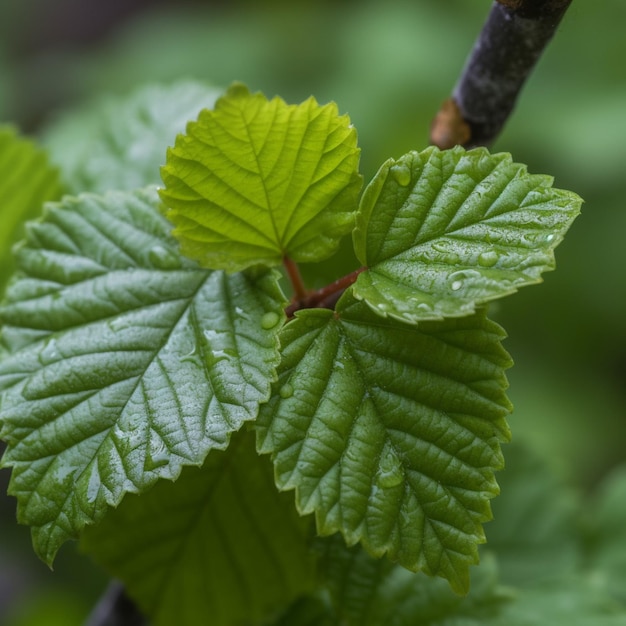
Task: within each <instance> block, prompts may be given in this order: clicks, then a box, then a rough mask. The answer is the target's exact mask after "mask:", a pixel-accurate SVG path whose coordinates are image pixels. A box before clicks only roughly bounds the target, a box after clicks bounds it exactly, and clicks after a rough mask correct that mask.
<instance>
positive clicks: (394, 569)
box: [0, 83, 580, 624]
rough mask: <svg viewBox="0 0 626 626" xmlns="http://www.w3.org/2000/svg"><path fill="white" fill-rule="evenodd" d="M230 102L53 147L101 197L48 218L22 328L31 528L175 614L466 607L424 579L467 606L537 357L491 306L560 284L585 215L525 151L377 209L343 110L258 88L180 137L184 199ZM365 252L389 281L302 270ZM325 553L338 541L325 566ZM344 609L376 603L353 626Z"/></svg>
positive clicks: (145, 603)
mask: <svg viewBox="0 0 626 626" xmlns="http://www.w3.org/2000/svg"><path fill="white" fill-rule="evenodd" d="M214 101H215V92H214V91H213V90H211V89H208V88H206V87H203V86H200V85H197V84H194V83H185V84H178V85H175V86H172V87H170V88H168V89H165V88H150V89H148V90H145V91H142V92H140V93H138V94H136V95H134V96H133V97H132V98H130V99H129V100H128V101H127V102H121V103H120V102H113V103H108V104H107V105H106V106H105V107H102V108H100V109H98V110H97V111H95V112H92V113H90V114H89V115H85V116H83V117H78V118H76V120H75V121H74V122H72V121H71V120H66V121H65V122H62V123H59V124H58V125H57V127H56V129H55V131H54V133H52V134H51V135H49V139H48V149H49V151H50V154H51V155H52V158H53V160H56V162H57V163H59V165H60V167H61V173H62V176H63V179H64V182H65V185H66V188H67V190H68V191H69V192H70V193H72V194H78V195H68V196H65V197H64V198H63V199H62V200H61V201H60V202H56V203H51V204H48V205H47V206H46V209H45V212H44V215H43V217H42V218H41V219H40V220H39V221H37V222H31V223H29V224H28V226H27V228H26V238H25V241H24V242H23V243H22V244H21V245H20V246H19V247H18V248H17V249H16V253H15V255H16V260H17V264H18V268H19V272H18V274H17V275H16V277H15V278H14V279H13V280H12V281H11V283H10V284H9V287H8V289H7V292H6V297H5V301H4V303H3V305H2V307H1V309H0V322H1V323H2V325H3V326H2V348H1V349H2V350H3V355H2V360H1V361H0V393H1V396H0V423H1V425H2V430H1V435H2V438H3V439H4V440H5V441H6V442H7V444H8V447H7V451H6V453H5V455H4V458H3V461H2V462H3V465H4V466H7V467H11V468H12V478H11V486H10V492H11V493H12V494H13V495H15V496H16V497H17V499H18V515H19V519H20V521H21V522H23V523H26V524H29V525H30V526H31V528H32V534H33V543H34V547H35V550H36V551H37V553H38V554H39V555H40V556H41V557H42V558H43V559H44V560H45V561H46V562H48V563H52V561H53V559H54V556H55V554H56V552H57V551H58V549H59V547H60V546H61V545H62V544H63V542H65V541H66V540H67V539H71V538H80V539H81V545H82V546H83V547H84V548H85V550H87V551H88V552H89V553H90V554H92V555H93V556H94V558H95V559H96V560H97V561H99V562H101V563H102V564H103V565H104V566H105V567H106V568H108V569H109V570H110V571H111V572H112V573H113V574H114V575H116V576H118V577H120V578H122V579H123V580H124V581H125V582H126V584H127V586H128V589H129V592H130V593H131V595H132V596H133V597H134V598H135V599H136V600H137V602H138V603H139V605H140V606H141V607H142V608H143V609H144V610H145V611H146V612H147V613H148V614H149V615H151V617H152V618H153V619H154V621H155V623H163V624H167V623H172V622H173V621H176V622H177V623H187V622H189V623H193V620H194V617H195V616H197V615H198V614H199V613H201V612H203V611H204V612H207V613H208V612H209V611H210V612H211V614H212V615H213V616H214V617H213V621H214V623H216V624H230V623H235V622H237V621H244V620H247V621H250V622H258V621H259V620H262V619H265V618H267V616H268V615H270V614H272V613H276V611H280V610H282V609H284V608H285V606H286V605H288V604H289V603H290V602H291V601H295V602H296V604H295V605H294V606H293V607H292V609H290V611H292V612H290V613H289V614H288V615H287V616H284V617H283V618H281V619H283V621H284V620H286V621H284V623H289V624H296V623H302V624H305V623H307V622H306V620H307V619H310V616H311V615H312V614H315V612H316V611H318V610H319V611H320V612H321V613H319V615H320V621H319V622H317V623H322V622H321V620H322V617H321V615H322V614H324V615H326V617H324V618H323V619H327V621H328V623H336V621H337V620H339V619H341V620H344V621H346V620H347V621H346V623H366V622H363V621H362V615H361V614H360V613H358V611H357V609H358V610H362V608H363V607H364V606H366V605H365V604H364V603H363V601H362V596H359V594H360V593H362V590H363V589H365V588H369V589H373V590H374V591H375V593H374V596H376V597H380V602H381V604H380V607H379V608H378V609H376V608H375V606H376V602H374V601H372V602H374V604H373V605H372V606H374V610H373V612H372V613H371V615H372V616H377V617H375V618H374V617H371V618H370V619H372V620H375V621H370V622H367V623H372V624H375V623H393V621H392V620H391V617H389V612H390V611H391V610H392V608H393V606H395V604H396V600H395V598H400V597H408V596H409V595H411V597H413V595H414V594H415V593H417V592H418V590H419V589H421V590H422V591H420V592H419V593H418V596H419V598H422V600H420V601H415V602H414V601H413V600H412V601H411V603H408V604H406V606H405V608H403V609H402V611H399V612H398V617H396V618H394V619H395V620H396V623H398V624H401V623H405V621H402V620H413V621H414V620H415V619H416V618H417V616H420V619H422V620H423V623H433V624H434V623H438V622H437V620H441V619H443V618H444V617H445V616H446V615H457V614H458V615H459V616H461V615H462V614H463V613H462V612H457V613H455V611H457V609H456V608H455V607H459V606H470V605H471V606H473V604H472V602H471V601H469V604H468V603H465V604H463V603H461V600H460V599H459V600H458V601H455V600H453V598H454V596H453V595H451V592H450V590H449V589H448V588H447V587H446V585H445V583H443V581H437V580H430V579H427V578H425V577H423V576H417V577H416V576H414V575H413V574H412V573H410V572H408V571H406V570H412V571H422V572H425V573H427V574H430V575H436V576H441V577H443V578H445V579H447V581H448V582H449V584H450V586H451V587H452V589H453V590H454V591H456V592H460V593H465V592H467V590H468V587H469V566H470V565H471V564H473V563H476V562H477V560H478V544H480V543H482V542H484V539H485V537H484V531H483V528H482V524H483V523H484V522H485V521H488V520H489V519H490V518H491V508H490V503H489V500H490V498H492V497H493V496H495V495H496V494H497V493H498V490H499V489H498V485H497V483H496V481H495V477H494V472H495V471H496V470H498V469H500V468H501V467H502V465H503V459H502V453H501V450H500V444H501V443H502V442H504V441H507V440H508V438H509V431H508V426H507V423H506V421H505V417H506V415H507V413H508V412H509V410H510V404H509V401H508V399H507V397H506V395H505V390H506V378H505V373H504V372H505V369H506V368H507V367H509V366H510V364H511V361H510V357H509V356H508V354H507V353H506V351H505V350H504V349H503V347H502V345H501V341H502V339H503V337H504V332H503V331H502V329H501V328H500V327H499V326H498V325H497V324H496V323H495V322H493V321H491V320H490V319H488V317H487V315H486V309H485V305H486V303H487V302H489V301H491V300H493V299H495V298H499V297H502V296H505V295H507V294H510V293H512V292H513V291H515V290H516V289H518V288H519V287H521V286H524V285H528V284H532V283H536V282H538V281H539V280H540V274H541V273H542V272H543V271H546V270H549V269H552V268H553V265H554V258H553V250H554V248H555V246H556V245H557V244H558V243H559V242H560V241H561V239H562V237H563V235H564V233H565V232H566V230H567V228H568V227H569V225H570V223H571V222H572V220H573V219H574V218H575V216H576V215H577V213H578V211H579V208H580V199H579V198H578V197H577V196H576V195H575V194H573V193H571V192H567V191H562V190H558V189H554V188H553V187H552V186H551V184H552V181H551V179H550V178H549V177H547V176H537V175H530V174H528V173H527V172H526V169H525V167H524V166H522V165H519V164H516V163H513V162H512V160H511V158H510V156H509V155H506V154H496V155H491V154H489V153H488V152H487V151H486V150H483V149H479V150H473V151H469V152H466V151H464V150H462V149H454V150H451V151H447V152H440V151H439V150H437V149H434V148H429V149H426V150H424V151H422V152H419V153H418V152H411V153H409V154H407V155H404V156H403V157H401V158H399V159H397V160H393V159H392V160H389V161H387V162H386V163H384V164H383V166H382V167H381V168H380V170H379V172H378V173H377V174H376V176H375V177H374V179H373V180H372V181H371V183H370V184H369V185H368V186H367V187H366V189H365V190H364V192H363V194H362V195H361V197H360V200H359V193H360V188H361V177H360V175H359V173H358V161H359V150H358V148H357V145H356V133H355V130H354V129H353V128H352V126H351V125H350V123H349V120H348V119H347V117H345V116H340V115H338V113H337V108H336V106H335V105H334V104H329V105H324V106H320V105H319V104H318V103H317V102H315V100H313V99H309V100H307V101H306V102H304V103H303V104H301V105H298V106H294V105H287V104H286V103H284V102H283V101H282V100H280V99H278V98H275V99H273V100H267V99H266V98H265V97H264V96H262V95H261V94H250V93H249V92H248V91H247V90H246V89H245V88H244V87H242V86H234V87H233V88H231V89H230V90H229V91H228V92H227V93H226V95H225V96H223V97H221V98H220V99H218V100H217V101H216V102H215V106H214V108H213V109H211V110H209V109H206V108H205V109H203V110H202V112H201V113H200V116H199V117H198V119H197V121H196V122H192V123H190V124H189V125H188V126H187V129H186V133H185V134H183V135H179V136H178V138H177V139H176V143H175V145H174V147H173V148H171V149H170V150H169V152H168V154H167V163H166V165H165V167H164V168H163V170H162V178H163V181H164V183H165V187H164V188H163V189H161V190H160V191H159V190H158V189H157V187H156V184H157V183H158V180H156V178H157V174H158V168H157V164H158V162H159V159H160V158H161V157H160V154H161V152H160V149H161V148H163V149H164V147H165V146H166V145H168V144H169V143H170V142H171V140H172V139H173V137H174V136H175V135H176V133H177V132H179V131H182V130H183V129H182V127H181V126H182V124H183V120H187V119H191V118H194V117H196V114H197V111H198V110H199V109H201V108H203V107H205V106H207V105H210V104H212V103H213V102H214ZM156 103H158V105H157V104H156ZM120 120H121V121H122V122H121V123H120ZM85 128H87V129H89V132H88V133H86V132H84V129H85ZM157 128H158V129H159V133H160V134H158V135H157V136H156V139H155V136H154V134H152V135H151V133H152V131H153V130H155V129H157ZM81 129H82V131H81ZM147 135H150V139H149V141H146V140H145V137H146V136H147ZM20 142H22V140H20V139H19V138H14V139H13V144H15V145H18V144H20ZM89 142H91V143H89ZM94 142H95V143H94ZM68 143H69V145H71V146H72V149H71V150H68ZM94 145H96V146H97V150H96V149H94ZM157 147H158V148H159V149H157ZM68 154H70V155H72V156H71V157H68V156H67V155H68ZM90 154H94V155H95V156H94V157H93V158H90V156H89V155H90ZM63 155H65V156H63ZM24 167H25V172H26V173H25V174H24V177H23V179H22V184H24V183H25V182H26V180H28V179H29V177H30V176H31V175H32V173H31V172H30V171H29V170H28V168H27V165H25V166H24ZM33 167H34V166H33ZM36 167H37V170H38V171H39V170H43V171H44V172H48V171H49V172H50V176H53V173H52V168H49V167H48V166H43V165H41V164H38V165H37V166H36ZM42 176H43V174H42ZM52 189H53V190H52V191H50V190H48V191H47V192H46V193H49V194H51V195H48V196H45V197H42V199H46V198H50V197H52V198H54V194H55V193H57V191H56V188H52ZM0 191H1V190H0ZM12 210H15V211H16V212H18V213H19V212H20V211H22V209H21V208H20V207H17V208H12ZM172 224H173V225H174V229H173V231H172ZM350 233H352V237H353V243H354V251H355V254H356V257H357V259H358V261H359V262H360V263H361V264H362V267H360V268H358V269H357V270H356V271H354V269H355V268H344V267H338V268H337V269H338V270H339V271H338V274H337V276H341V271H343V272H344V273H345V274H346V279H344V280H341V279H340V280H339V281H338V283H337V286H336V289H335V291H333V286H332V285H331V286H330V287H329V288H328V289H322V290H321V291H320V293H319V294H318V293H311V292H309V291H308V290H306V288H305V287H304V286H303V285H302V284H301V283H300V281H299V277H298V276H297V273H296V274H294V270H293V268H294V266H295V263H296V262H297V263H315V262H320V261H322V260H324V259H326V258H329V257H331V256H332V255H333V254H334V253H335V252H336V251H337V249H338V248H339V247H340V246H341V245H345V243H344V242H345V241H346V237H345V236H346V235H348V234H350ZM283 263H285V264H286V266H287V267H288V268H290V271H289V275H290V276H291V278H292V281H293V290H294V294H293V298H292V302H291V305H290V306H289V308H288V309H287V310H288V312H289V315H287V314H286V313H285V307H286V305H287V298H286V296H285V295H284V293H283V289H282V287H281V275H280V273H279V271H277V269H276V268H277V267H280V266H281V265H282V264H283ZM329 294H330V296H329ZM316 305H324V306H316ZM255 448H256V449H255ZM259 453H260V455H259ZM265 454H267V455H270V456H271V459H272V461H273V469H272V464H271V463H270V462H269V460H268V458H267V456H263V455H265ZM163 479H165V480H163ZM276 486H277V487H278V489H279V490H280V491H279V490H277V489H276ZM290 490H295V499H296V508H294V506H293V495H292V494H290V493H281V492H282V491H290ZM296 509H297V510H296ZM309 513H314V514H315V528H312V526H313V522H312V519H311V516H309V515H307V514H309ZM337 533H340V535H342V536H343V539H338V538H337V537H338V535H337ZM315 535H320V536H328V535H331V536H332V537H330V538H327V539H324V540H315V541H321V543H319V544H317V545H318V550H317V551H315V550H311V544H312V542H313V541H314V539H313V538H314V536H315ZM346 543H347V545H348V546H353V547H350V548H348V547H346ZM383 555H387V556H388V557H389V558H390V560H386V559H383V560H375V559H372V556H373V557H381V556H383ZM404 568H406V569H404ZM483 570H484V572H483ZM489 571H490V570H489V568H488V567H487V568H481V572H483V574H481V576H484V577H485V578H484V584H482V583H481V584H479V585H478V589H479V590H480V589H485V590H486V591H485V594H486V596H485V597H489V598H490V599H493V598H495V600H494V602H491V600H489V601H488V602H487V600H485V602H487V603H488V604H489V606H490V609H489V610H490V611H491V610H492V609H493V611H495V610H496V608H495V607H496V605H497V606H498V607H499V606H500V604H501V602H500V595H501V593H500V591H499V590H498V589H497V585H496V583H495V580H496V578H495V576H492V577H491V578H490V576H489V575H488V572H489ZM320 577H321V579H322V580H323V581H324V582H323V583H320ZM366 580H368V581H369V582H367V584H362V583H364V581H366ZM333 581H334V582H333ZM342 581H343V582H342ZM351 581H352V582H351ZM442 585H443V586H442ZM353 586H354V587H353ZM475 588H476V583H475ZM322 589H323V590H325V591H324V592H322V591H320V590H322ZM481 593H482V592H481V591H479V592H478V594H479V598H480V597H482V596H481V595H480V594H481ZM327 594H330V597H332V598H335V599H336V598H337V597H339V596H341V598H342V600H341V602H340V604H342V603H344V602H346V603H348V604H349V603H350V602H352V603H353V605H351V606H353V608H352V609H348V608H346V610H345V611H344V610H343V609H341V611H340V613H341V615H339V614H337V615H335V616H334V617H333V614H332V613H329V612H328V611H329V608H328V607H329V606H330V605H329V604H328V597H329V596H328V595H327ZM338 594H339V595H338ZM351 594H352V595H353V596H354V597H353V598H352V599H351V597H352V596H351ZM420 594H421V595H420ZM370 595H371V594H370ZM302 597H306V598H307V599H306V600H297V598H302ZM368 597H369V596H368ZM359 598H361V599H359ZM479 603H480V602H479ZM331 605H333V606H338V605H337V603H336V602H335V600H333V602H331ZM444 605H445V607H446V608H445V610H443V609H442V610H443V613H442V612H441V611H440V610H439V609H437V608H436V607H437V606H440V607H443V606H444ZM346 606H348V605H347V604H346ZM385 607H386V608H385ZM429 607H430V608H429ZM433 607H434V608H433ZM337 610H339V609H337ZM463 610H465V609H463ZM311 611H313V613H311ZM354 611H357V613H358V615H357V613H354ZM377 611H378V612H377ZM385 611H386V612H387V613H385ZM429 611H431V613H429ZM459 611H461V609H459ZM344 613H345V615H344ZM494 614H495V613H494ZM296 615H298V616H299V617H296ZM384 615H387V616H388V617H384ZM428 615H432V618H428V619H430V621H426V620H427V618H426V617H424V616H428ZM307 616H308V617H307ZM383 617H384V619H383ZM376 620H378V621H376ZM381 620H382V621H381ZM342 623H343V622H342ZM406 623H408V622H406ZM495 623H497V622H494V624H495Z"/></svg>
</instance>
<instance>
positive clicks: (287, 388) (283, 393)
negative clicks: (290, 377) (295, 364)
mask: <svg viewBox="0 0 626 626" xmlns="http://www.w3.org/2000/svg"><path fill="white" fill-rule="evenodd" d="M278 395H279V396H280V397H281V398H283V399H284V400H286V399H287V398H291V396H293V385H292V384H291V383H285V384H284V385H283V386H282V387H281V388H280V391H279V392H278Z"/></svg>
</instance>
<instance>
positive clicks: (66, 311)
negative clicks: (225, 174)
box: [0, 188, 284, 563]
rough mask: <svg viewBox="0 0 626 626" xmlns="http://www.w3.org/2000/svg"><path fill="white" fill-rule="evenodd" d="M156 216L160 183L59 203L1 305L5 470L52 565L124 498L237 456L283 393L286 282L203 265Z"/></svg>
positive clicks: (23, 251) (32, 231)
mask: <svg viewBox="0 0 626 626" xmlns="http://www.w3.org/2000/svg"><path fill="white" fill-rule="evenodd" d="M158 206H159V200H158V195H157V193H156V190H155V189H153V188H150V189H148V190H143V191H136V192H115V193H109V194H107V195H105V196H98V195H94V194H89V195H82V196H78V197H76V198H72V197H66V198H64V200H63V201H62V202H61V203H59V204H55V205H49V209H48V211H47V213H46V216H45V218H44V219H43V220H42V221H41V222H35V223H33V224H31V226H30V228H29V229H28V235H29V236H28V239H27V241H26V242H25V244H24V245H23V246H22V247H21V248H20V251H19V255H18V263H19V265H20V269H21V271H22V273H23V275H22V278H21V279H20V280H17V281H15V282H13V283H12V284H11V286H10V288H9V290H8V293H7V299H6V301H5V302H4V303H3V305H2V306H1V307H0V323H2V324H3V325H4V326H3V341H4V343H5V345H6V347H7V353H6V354H3V355H2V358H1V359H0V394H1V395H0V422H1V423H2V436H3V438H4V439H5V440H6V441H7V443H8V446H7V450H6V453H5V455H4V458H3V464H4V465H5V466H9V467H12V476H11V484H10V492H11V493H12V494H14V495H16V496H17V499H18V517H19V520H20V521H21V522H22V523H26V524H29V525H30V526H31V527H32V534H33V543H34V546H35V549H36V551H37V552H38V553H39V555H40V556H41V557H42V559H44V560H45V561H46V562H48V563H50V562H51V561H52V559H53V558H54V556H55V554H56V551H57V550H58V548H59V547H60V545H61V544H62V543H63V542H64V541H65V540H67V539H70V538H75V537H77V536H78V535H79V534H80V533H81V531H82V530H83V528H84V527H85V525H87V524H90V523H94V522H97V521H99V520H100V519H101V518H102V517H103V515H104V513H105V512H106V511H107V510H108V508H109V507H116V506H117V505H118V504H119V503H120V501H121V500H122V498H123V497H124V495H125V494H126V493H129V492H131V493H143V492H144V491H146V490H147V489H149V488H150V487H151V486H152V485H153V484H154V483H155V482H156V481H157V480H158V479H161V478H162V479H169V480H174V479H176V478H177V476H178V475H179V474H180V472H181V469H182V467H183V466H186V465H201V464H202V462H203V461H204V459H205V457H206V455H207V453H208V452H209V451H210V450H213V449H220V450H221V449H225V448H226V447H227V446H228V445H229V440H230V436H231V434H232V433H234V432H236V431H238V430H239V429H240V428H241V426H242V424H243V423H244V422H246V421H250V420H253V419H255V418H256V416H257V412H258V406H259V403H261V402H264V401H266V400H267V399H268V397H269V395H270V384H271V382H272V381H273V379H274V377H275V369H274V368H275V366H276V364H277V361H278V358H279V355H278V340H277V333H278V330H279V328H280V326H281V323H280V322H281V320H283V319H284V317H283V311H282V306H283V304H284V297H283V295H282V293H281V291H280V288H279V287H278V283H277V280H278V279H277V276H276V272H274V271H269V272H268V271H267V270H264V271H255V272H253V271H252V270H251V271H249V272H246V273H238V274H235V275H232V276H227V275H226V274H225V273H224V272H221V271H215V272H211V271H209V270H203V269H200V268H198V267H197V265H196V264H195V263H193V262H191V261H189V260H188V259H185V258H184V257H182V256H180V254H179V253H178V251H177V246H176V242H175V240H173V239H172V238H171V237H170V235H169V232H168V231H169V224H168V223H167V221H166V220H165V219H164V218H163V217H162V216H161V215H160V214H159V212H158ZM268 317H269V318H270V319H271V321H272V322H273V323H272V324H271V325H270V324H269V323H264V322H263V320H264V319H267V318H268Z"/></svg>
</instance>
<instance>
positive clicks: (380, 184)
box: [354, 147, 582, 322]
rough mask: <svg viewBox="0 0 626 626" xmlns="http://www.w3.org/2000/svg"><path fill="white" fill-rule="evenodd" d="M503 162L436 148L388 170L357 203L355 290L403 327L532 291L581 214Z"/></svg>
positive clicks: (576, 205)
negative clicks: (522, 290) (358, 266)
mask: <svg viewBox="0 0 626 626" xmlns="http://www.w3.org/2000/svg"><path fill="white" fill-rule="evenodd" d="M551 185H552V179H551V178H550V177H548V176H540V175H530V174H528V173H527V172H526V167H525V166H524V165H521V164H518V163H513V162H512V161H511V157H510V155H508V154H504V153H502V154H489V152H488V151H487V150H486V149H484V148H477V149H474V150H470V151H465V150H464V149H463V148H460V147H457V148H454V149H452V150H446V151H440V150H438V149H437V148H435V147H431V148H428V149H426V150H424V151H423V152H419V153H418V152H409V153H408V154H406V155H404V156H403V157H401V158H400V159H398V160H397V161H395V160H389V161H387V162H386V163H385V164H384V165H383V166H382V167H381V169H380V170H379V172H378V173H377V175H376V176H375V177H374V179H373V180H372V182H371V183H370V184H369V185H368V187H367V188H366V190H365V191H364V193H363V197H362V199H361V205H360V209H359V214H358V216H357V228H356V230H355V232H354V243H355V250H356V253H357V256H358V258H359V261H360V262H361V263H362V264H363V265H365V266H367V267H368V269H367V270H366V271H364V272H362V273H361V274H360V275H359V278H358V280H357V282H356V285H355V287H354V294H355V296H356V297H357V298H359V299H362V300H365V301H366V302H367V303H368V304H369V305H370V306H371V307H372V308H373V309H374V310H375V311H377V312H378V313H379V314H382V315H390V316H392V317H396V318H398V319H402V320H405V321H407V322H416V321H418V320H422V319H441V318H444V317H456V316H463V315H468V314H471V313H472V312H473V311H474V310H475V308H476V306H478V305H481V304H484V303H485V302H488V301H489V300H493V299H495V298H500V297H502V296H505V295H507V294H510V293H512V292H514V291H516V290H517V289H519V288H520V287H522V286H524V285H530V284H533V283H537V282H539V281H540V280H541V273H542V272H545V271H547V270H551V269H554V248H555V247H556V246H557V245H558V243H559V242H560V241H561V240H562V238H563V236H564V234H565V232H566V231H567V229H568V228H569V226H570V225H571V223H572V221H573V220H574V218H575V217H576V216H577V215H578V213H579V211H580V206H581V204H582V200H581V199H580V198H579V197H578V196H577V195H576V194H574V193H572V192H569V191H564V190H561V189H554V188H552V187H551Z"/></svg>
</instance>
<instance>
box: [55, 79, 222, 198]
mask: <svg viewBox="0 0 626 626" xmlns="http://www.w3.org/2000/svg"><path fill="white" fill-rule="evenodd" d="M220 93H221V90H219V89H217V88H215V87H210V86H209V85H206V84H205V83H201V82H197V81H189V80H185V81H178V82H176V83H173V84H172V85H144V86H142V87H141V88H139V89H136V90H134V91H133V92H131V93H130V94H128V95H125V96H124V97H108V98H102V99H98V100H96V101H94V102H93V103H91V104H90V105H88V106H86V107H84V108H81V109H78V110H75V111H70V112H69V113H67V114H66V115H65V116H63V117H61V118H60V119H58V120H56V121H55V123H54V124H53V125H51V126H50V127H49V128H48V129H47V131H46V132H45V135H44V141H45V143H46V146H47V147H48V149H49V150H50V153H51V155H52V159H53V160H54V162H55V163H57V164H58V165H59V166H60V168H61V170H62V172H63V178H64V181H65V182H66V184H67V186H68V188H69V189H70V191H71V192H72V193H81V192H84V191H92V192H96V193H105V192H106V191H111V190H115V189H119V190H131V189H138V188H140V187H146V186H148V185H157V184H160V182H161V177H160V176H159V168H160V167H161V165H162V164H163V161H164V160H165V152H166V149H167V147H168V146H170V145H172V144H173V143H174V140H175V138H176V135H177V134H178V133H181V132H183V131H184V130H185V125H186V124H187V120H190V119H193V118H195V117H196V116H197V115H198V112H199V111H200V110H201V109H203V108H205V107H210V106H213V104H214V102H215V100H216V99H217V97H218V96H219V94H220Z"/></svg>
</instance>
